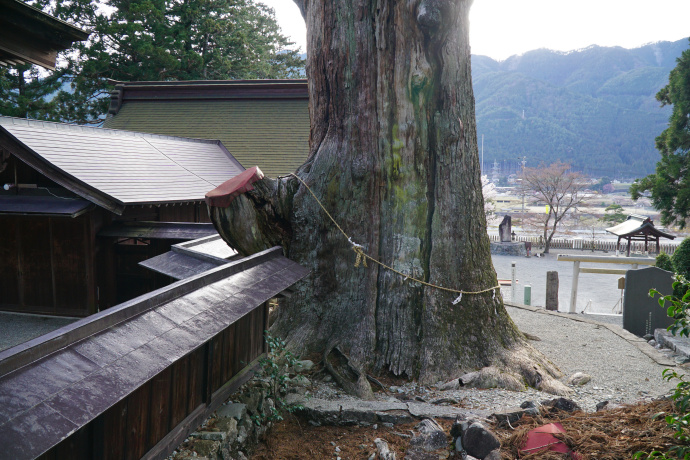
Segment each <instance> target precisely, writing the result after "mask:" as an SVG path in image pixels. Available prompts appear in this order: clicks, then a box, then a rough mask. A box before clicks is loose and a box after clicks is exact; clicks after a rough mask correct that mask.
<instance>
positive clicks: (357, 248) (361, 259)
mask: <svg viewBox="0 0 690 460" xmlns="http://www.w3.org/2000/svg"><path fill="white" fill-rule="evenodd" d="M290 175H291V176H293V177H294V178H296V179H297V180H298V181H300V182H301V183H302V185H304V187H305V188H306V189H307V191H308V192H309V193H310V194H311V196H312V197H314V200H316V203H317V204H318V205H319V206H320V207H321V209H322V210H323V212H325V213H326V215H327V216H328V218H329V219H330V220H331V222H333V225H335V226H336V228H337V229H338V230H339V231H340V233H342V234H343V236H344V237H345V238H347V241H348V242H349V243H350V244H351V245H352V250H353V251H354V252H355V254H357V258H356V259H355V267H359V266H360V264H361V265H364V266H365V267H368V265H367V259H369V260H370V261H372V262H374V263H375V264H379V265H380V266H382V267H384V268H386V269H388V270H390V271H392V272H393V273H397V274H398V275H400V276H402V277H403V278H405V279H406V280H410V281H414V282H417V283H420V284H422V285H424V286H428V287H431V288H434V289H440V290H442V291H446V292H453V293H455V294H459V295H458V297H457V298H456V299H455V300H454V301H453V305H457V304H458V303H460V300H461V299H462V295H463V294H466V295H477V294H483V293H485V292H490V291H493V297H495V296H496V290H499V292H500V289H501V287H500V286H493V287H490V288H487V289H482V290H481V291H463V290H460V289H451V288H447V287H443V286H439V285H437V284H432V283H427V282H426V281H424V280H420V279H417V278H414V277H412V276H409V275H406V274H405V273H402V272H400V271H398V270H396V269H395V268H393V267H390V266H388V265H386V264H384V263H383V262H381V261H379V260H376V259H374V258H373V257H371V256H370V255H368V254H367V253H365V252H364V247H363V246H362V245H361V244H357V243H355V242H354V241H353V240H352V238H351V237H350V236H349V235H348V234H347V233H345V230H343V229H342V227H341V226H340V225H339V224H338V222H337V221H336V220H335V219H334V218H333V216H331V213H330V212H328V209H326V208H325V207H324V206H323V204H321V200H319V199H318V198H317V197H316V195H315V194H314V192H312V191H311V189H310V188H309V186H308V185H307V184H306V183H305V182H304V181H303V180H302V179H301V178H300V177H299V176H297V175H296V174H294V173H290Z"/></svg>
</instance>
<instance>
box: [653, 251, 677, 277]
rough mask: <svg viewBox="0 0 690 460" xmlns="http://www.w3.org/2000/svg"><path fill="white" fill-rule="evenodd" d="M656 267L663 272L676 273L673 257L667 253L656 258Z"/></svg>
mask: <svg viewBox="0 0 690 460" xmlns="http://www.w3.org/2000/svg"><path fill="white" fill-rule="evenodd" d="M656 266H657V267H658V268H660V269H662V270H666V271H669V272H672V271H674V270H673V261H672V260H671V256H669V255H668V254H666V253H665V252H662V253H661V254H659V255H658V256H656Z"/></svg>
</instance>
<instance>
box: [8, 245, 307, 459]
mask: <svg viewBox="0 0 690 460" xmlns="http://www.w3.org/2000/svg"><path fill="white" fill-rule="evenodd" d="M307 274H308V270H307V269H305V268H304V267H301V266H300V265H298V264H296V263H294V262H292V261H290V260H289V259H287V258H285V257H283V256H282V249H281V248H279V247H275V248H272V249H268V250H266V251H262V252H260V253H257V254H255V255H252V256H249V257H246V258H244V259H241V260H235V261H229V262H228V263H227V264H226V265H223V266H220V267H216V268H213V269H211V270H208V271H207V272H204V273H202V274H199V275H195V276H192V277H190V278H187V279H184V280H180V281H177V282H175V283H173V284H171V285H169V286H166V287H164V288H161V289H158V290H156V291H154V292H152V293H149V294H146V295H144V296H140V297H137V298H136V299H132V300H131V301H128V302H125V303H123V304H120V305H117V306H115V307H113V308H111V309H109V310H106V311H101V312H99V313H96V314H94V315H91V316H90V317H88V318H84V319H81V320H79V321H77V322H75V323H72V324H70V325H68V326H65V327H63V328H61V329H59V330H56V331H53V332H51V333H49V334H46V335H45V336H42V337H39V338H36V339H33V340H30V341H28V342H26V343H24V344H21V345H18V346H16V347H14V348H12V349H9V350H4V351H0V439H12V440H13V442H12V443H10V444H8V445H7V446H6V448H5V449H0V460H6V459H7V460H10V459H12V460H28V459H33V458H41V459H53V458H88V459H101V458H108V459H109V458H112V459H118V460H123V459H129V458H146V459H162V458H165V457H166V456H167V455H168V454H169V453H170V452H171V451H172V450H173V449H174V448H175V447H176V446H178V445H179V444H180V443H181V442H182V441H183V440H184V439H185V438H186V437H187V436H188V435H189V434H190V432H191V431H193V430H194V429H195V428H196V427H198V426H199V424H201V422H203V420H204V419H205V418H207V417H208V416H209V415H210V414H211V412H212V411H213V410H215V409H216V408H217V407H218V406H219V405H220V404H222V403H223V401H225V400H226V399H227V398H228V396H229V395H230V394H231V393H232V392H234V391H235V390H236V389H237V388H238V387H239V386H240V385H241V384H242V383H244V382H246V381H247V380H248V379H249V378H250V377H251V375H252V374H253V372H254V370H255V369H256V367H257V366H258V360H259V358H260V357H261V356H263V354H264V353H265V350H266V344H265V341H264V336H263V334H264V330H265V326H266V322H267V317H268V303H269V301H270V300H271V299H272V298H274V297H275V296H277V295H279V294H280V293H281V292H283V291H284V290H285V289H288V288H289V287H290V286H292V285H293V284H295V283H296V282H297V281H299V280H300V279H302V278H304V277H305V276H306V275H307ZM67 451H70V452H75V453H78V455H79V456H78V457H77V456H75V457H69V456H68V457H64V456H62V457H61V456H60V455H62V454H61V453H62V452H67ZM75 455H76V454H75Z"/></svg>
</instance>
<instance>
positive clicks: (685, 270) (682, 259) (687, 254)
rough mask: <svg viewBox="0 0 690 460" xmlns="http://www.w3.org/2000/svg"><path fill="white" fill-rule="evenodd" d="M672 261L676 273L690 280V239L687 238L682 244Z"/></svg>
mask: <svg viewBox="0 0 690 460" xmlns="http://www.w3.org/2000/svg"><path fill="white" fill-rule="evenodd" d="M671 260H673V268H674V271H675V272H676V273H677V274H679V275H683V276H684V277H685V278H687V279H690V238H685V239H684V240H683V242H682V243H680V245H679V246H678V249H676V252H674V253H673V257H672V258H671Z"/></svg>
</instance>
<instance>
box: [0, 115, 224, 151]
mask: <svg viewBox="0 0 690 460" xmlns="http://www.w3.org/2000/svg"><path fill="white" fill-rule="evenodd" d="M3 120H9V121H11V124H13V125H26V126H28V127H36V128H44V129H47V128H49V126H50V125H53V126H54V127H55V129H65V130H73V131H81V132H87V133H88V132H94V133H99V134H106V135H112V136H131V137H140V138H144V139H163V140H175V141H185V142H195V143H200V144H216V145H217V144H219V143H222V142H221V141H220V139H199V138H193V137H181V136H168V135H163V134H151V133H141V132H137V131H127V130H125V129H114V128H102V127H99V126H84V125H77V124H73V123H61V122H57V121H48V120H31V119H28V118H18V117H8V116H5V115H0V126H3V125H4V123H3ZM46 125H48V126H46Z"/></svg>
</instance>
